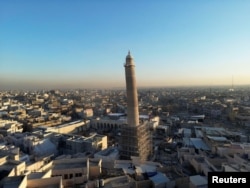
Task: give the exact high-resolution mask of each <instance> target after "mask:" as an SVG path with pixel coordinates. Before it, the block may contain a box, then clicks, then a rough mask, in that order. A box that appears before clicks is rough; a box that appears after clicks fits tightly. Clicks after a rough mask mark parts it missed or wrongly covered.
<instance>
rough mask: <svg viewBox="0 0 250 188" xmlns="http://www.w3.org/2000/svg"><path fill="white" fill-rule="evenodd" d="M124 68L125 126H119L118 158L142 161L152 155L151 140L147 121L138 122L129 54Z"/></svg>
mask: <svg viewBox="0 0 250 188" xmlns="http://www.w3.org/2000/svg"><path fill="white" fill-rule="evenodd" d="M124 67H125V76H126V90H127V124H124V125H122V126H121V136H120V139H119V151H120V158H121V159H131V156H134V157H139V158H140V160H142V161H144V160H147V159H149V158H150V156H151V155H152V151H153V150H152V138H151V133H150V131H149V126H148V124H147V121H143V122H140V121H139V108H138V98H137V88H136V79H135V64H134V59H133V57H132V56H131V55H130V52H128V55H127V56H126V63H125V64H124Z"/></svg>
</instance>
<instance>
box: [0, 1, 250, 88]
mask: <svg viewBox="0 0 250 188" xmlns="http://www.w3.org/2000/svg"><path fill="white" fill-rule="evenodd" d="M249 10H250V2H249V1H230V0H229V1H215V0H212V1H195V0H190V1H181V0H180V1H157V2H153V1H151V2H150V1H136V2H135V1H130V0H129V1H114V0H107V1H98V0H96V1H77V0H76V1H64V0H60V1H56V0H55V1H51V0H50V1H49V0H44V1H40V2H38V1H27V0H24V1H6V0H2V1H0V28H1V29H0V87H1V89H42V88H88V87H89V88H116V87H125V81H124V67H123V64H124V63H125V56H126V55H127V53H128V50H130V51H131V54H132V56H133V57H134V60H135V65H136V77H137V85H138V87H152V86H155V87H167V86H217V85H228V86H230V85H231V84H232V77H233V83H234V84H235V85H246V84H247V85H248V84H250V75H249V70H250V56H249V50H250V35H249V33H250V25H249V20H250V12H249Z"/></svg>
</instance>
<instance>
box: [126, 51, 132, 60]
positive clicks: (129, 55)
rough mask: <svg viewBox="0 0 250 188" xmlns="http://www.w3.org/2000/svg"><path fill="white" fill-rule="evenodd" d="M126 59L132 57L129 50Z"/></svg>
mask: <svg viewBox="0 0 250 188" xmlns="http://www.w3.org/2000/svg"><path fill="white" fill-rule="evenodd" d="M126 58H127V59H133V57H132V55H131V54H130V50H129V51H128V55H127V57H126Z"/></svg>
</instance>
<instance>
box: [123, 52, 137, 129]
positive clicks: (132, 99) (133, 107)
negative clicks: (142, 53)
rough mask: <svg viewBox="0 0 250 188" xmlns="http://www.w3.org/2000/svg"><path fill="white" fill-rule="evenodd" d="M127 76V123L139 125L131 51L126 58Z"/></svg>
mask: <svg viewBox="0 0 250 188" xmlns="http://www.w3.org/2000/svg"><path fill="white" fill-rule="evenodd" d="M124 67H125V76H126V90H127V123H128V126H137V125H139V109H138V98H137V88H136V78H135V64H134V59H133V57H132V56H131V55H130V51H129V52H128V55H127V56H126V63H125V64H124Z"/></svg>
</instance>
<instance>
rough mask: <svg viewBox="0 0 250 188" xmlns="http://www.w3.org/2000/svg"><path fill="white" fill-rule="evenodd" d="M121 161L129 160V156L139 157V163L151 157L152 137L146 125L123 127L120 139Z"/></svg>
mask: <svg viewBox="0 0 250 188" xmlns="http://www.w3.org/2000/svg"><path fill="white" fill-rule="evenodd" d="M120 156H121V159H127V160H130V159H131V156H136V157H140V160H141V161H145V160H148V159H149V157H151V156H152V136H151V132H150V130H149V127H148V125H147V123H146V122H145V123H144V124H141V125H138V126H128V125H124V126H122V128H121V137H120Z"/></svg>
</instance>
